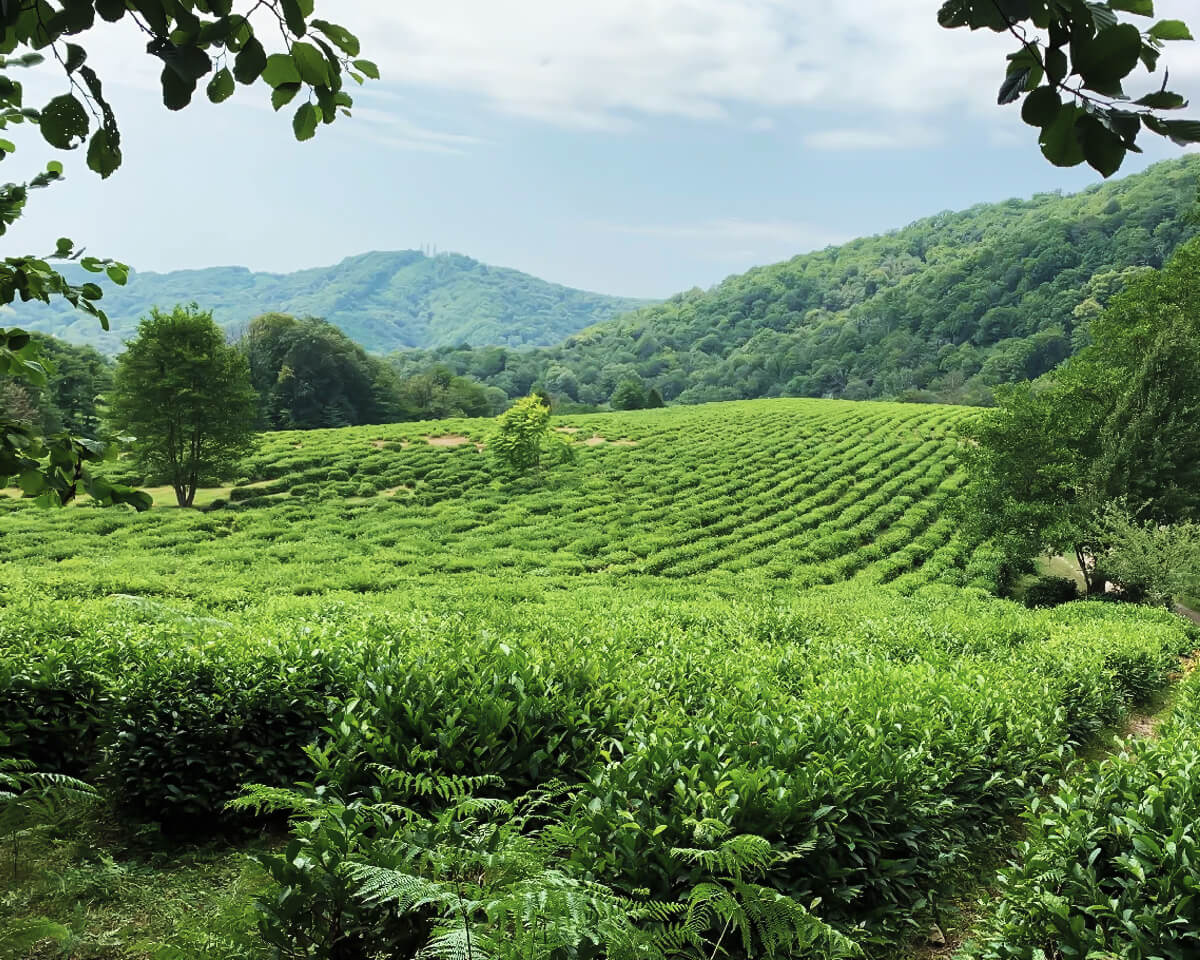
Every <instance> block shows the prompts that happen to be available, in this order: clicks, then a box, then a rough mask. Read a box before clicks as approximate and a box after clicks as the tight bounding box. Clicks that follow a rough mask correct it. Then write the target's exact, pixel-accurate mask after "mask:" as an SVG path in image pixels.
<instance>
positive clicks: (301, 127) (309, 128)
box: [292, 103, 321, 140]
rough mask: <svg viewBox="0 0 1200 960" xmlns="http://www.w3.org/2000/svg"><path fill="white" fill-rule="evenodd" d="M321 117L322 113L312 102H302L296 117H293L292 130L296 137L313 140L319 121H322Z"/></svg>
mask: <svg viewBox="0 0 1200 960" xmlns="http://www.w3.org/2000/svg"><path fill="white" fill-rule="evenodd" d="M320 119H321V115H320V114H319V113H318V112H317V108H316V107H314V106H313V105H312V104H311V103H304V104H301V105H300V109H299V110H297V111H296V115H295V117H293V118H292V130H293V131H294V132H295V134H296V139H297V140H311V139H312V138H313V135H314V134H316V132H317V123H318V122H320Z"/></svg>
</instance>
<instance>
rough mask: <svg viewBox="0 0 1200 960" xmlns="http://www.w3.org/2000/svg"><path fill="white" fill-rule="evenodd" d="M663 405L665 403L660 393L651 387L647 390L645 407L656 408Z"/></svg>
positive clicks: (648, 408)
mask: <svg viewBox="0 0 1200 960" xmlns="http://www.w3.org/2000/svg"><path fill="white" fill-rule="evenodd" d="M665 406H666V404H665V403H663V398H662V394H661V393H659V392H658V391H657V390H655V389H654V388H653V387H651V388H650V390H649V392H648V393H647V394H646V409H647V410H657V409H658V408H659V407H665Z"/></svg>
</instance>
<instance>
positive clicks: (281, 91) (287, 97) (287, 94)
mask: <svg viewBox="0 0 1200 960" xmlns="http://www.w3.org/2000/svg"><path fill="white" fill-rule="evenodd" d="M299 92H300V84H299V83H281V84H280V85H279V86H277V87H276V88H275V89H274V90H272V91H271V106H273V107H274V108H275V109H276V110H277V111H278V110H281V109H283V108H284V107H286V106H287V105H288V104H289V103H291V102H292V100H293V99H294V98H295V96H296V94H297V93H299Z"/></svg>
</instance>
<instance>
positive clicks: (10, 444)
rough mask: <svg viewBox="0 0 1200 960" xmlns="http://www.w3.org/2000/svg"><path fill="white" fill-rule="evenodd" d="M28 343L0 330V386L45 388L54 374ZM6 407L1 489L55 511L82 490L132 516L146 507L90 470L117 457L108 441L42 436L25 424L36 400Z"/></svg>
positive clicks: (0, 412)
mask: <svg viewBox="0 0 1200 960" xmlns="http://www.w3.org/2000/svg"><path fill="white" fill-rule="evenodd" d="M38 356H39V354H38V352H37V346H36V344H35V343H34V341H33V338H32V337H31V336H30V335H29V334H28V333H26V332H25V331H23V330H17V329H10V330H0V383H2V382H3V379H4V378H6V377H8V378H13V379H14V380H23V381H25V382H27V383H29V384H30V385H32V387H34V388H43V387H46V386H47V385H48V384H49V383H50V382H51V381H50V377H51V376H53V368H50V369H49V370H48V369H47V366H46V365H45V364H43V363H42V362H40V361H39V359H38ZM8 396H9V397H10V399H9V401H8V402H7V403H6V404H5V405H4V406H0V487H6V486H9V485H13V484H15V485H17V486H19V487H20V488H21V491H22V492H23V493H24V494H25V496H28V497H33V498H35V499H36V501H37V503H38V505H39V506H57V505H61V504H66V503H69V502H71V501H72V500H74V499H75V497H76V495H77V494H78V493H79V492H80V491H81V490H82V491H83V492H86V493H87V494H88V495H89V496H90V497H91V498H92V499H93V500H94V501H95V502H97V503H99V504H102V505H106V506H107V505H111V504H114V503H125V504H129V505H130V506H132V507H134V508H135V509H137V510H145V509H147V508H148V507H149V506H150V503H151V500H150V497H149V496H148V495H147V494H145V493H141V492H139V491H136V490H133V489H132V488H130V487H127V486H124V485H123V484H118V483H112V482H110V481H108V480H106V479H105V478H104V477H103V476H101V475H98V474H97V473H95V472H94V471H93V466H94V465H95V464H97V463H99V462H101V461H104V460H111V459H113V458H114V457H116V455H117V452H118V451H117V445H116V443H115V442H114V441H111V440H90V439H85V438H82V437H76V436H72V435H71V433H69V432H67V431H60V432H57V433H51V434H49V435H46V434H45V433H44V432H43V429H42V425H41V424H39V423H35V422H34V421H33V420H31V419H26V417H28V416H29V415H30V414H32V413H34V412H35V411H34V404H35V402H36V401H35V400H34V398H33V397H31V396H29V395H28V394H26V395H25V398H26V402H27V406H25V407H24V408H23V409H18V408H17V407H16V405H14V404H13V403H12V399H11V396H12V395H8Z"/></svg>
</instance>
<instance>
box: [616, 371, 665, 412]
mask: <svg viewBox="0 0 1200 960" xmlns="http://www.w3.org/2000/svg"><path fill="white" fill-rule="evenodd" d="M660 399H661V398H660ZM609 403H610V404H611V405H612V408H613V409H614V410H641V409H642V408H643V407H644V406H646V388H645V385H644V384H643V383H642V381H641V380H640V379H639V378H638V377H626V378H625V379H624V380H622V381H621V382H620V383H618V384H617V387H616V389H615V390H613V394H612V398H611V399H610V400H609ZM660 405H661V404H660Z"/></svg>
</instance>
